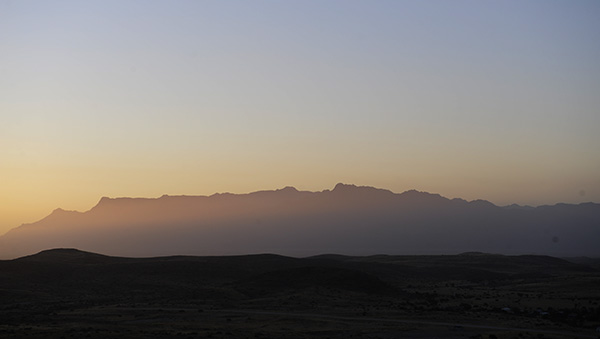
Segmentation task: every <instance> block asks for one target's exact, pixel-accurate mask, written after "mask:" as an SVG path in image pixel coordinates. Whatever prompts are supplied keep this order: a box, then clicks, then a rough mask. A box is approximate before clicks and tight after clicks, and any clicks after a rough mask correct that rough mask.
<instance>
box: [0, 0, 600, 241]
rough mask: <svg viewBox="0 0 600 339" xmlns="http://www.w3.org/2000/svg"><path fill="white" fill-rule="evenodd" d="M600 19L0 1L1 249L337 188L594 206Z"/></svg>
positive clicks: (583, 5)
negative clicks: (40, 233) (219, 196)
mask: <svg viewBox="0 0 600 339" xmlns="http://www.w3.org/2000/svg"><path fill="white" fill-rule="evenodd" d="M598 18H600V2H598V1H595V0H591V1H585V0H580V1H553V0H547V1H546V0H544V1H542V0H539V1H531V0H518V1H517V0H512V1H511V0H507V1H475V0H473V1H464V0H456V1H445V0H438V1H436V0H431V1H400V0H399V1H352V0H340V1H310V0H307V1H177V0H176V1H133V0H127V1H111V0H108V1H107V0H102V1H94V0H91V1H60V0H59V1H30V0H23V1H8V0H0V234H1V233H4V232H6V231H8V230H9V229H11V228H13V227H16V226H19V225H20V224H22V223H29V222H34V221H36V220H39V219H41V218H43V217H44V216H46V215H48V214H49V213H50V212H51V211H52V210H54V209H55V208H59V207H60V208H63V209H67V210H79V211H86V210H89V209H90V208H91V207H93V206H94V205H95V204H96V203H97V202H98V201H99V200H100V198H101V197H102V196H109V197H121V196H128V197H158V196H161V195H163V194H172V195H178V194H185V195H210V194H213V193H216V192H232V193H247V192H252V191H256V190H264V189H277V188H282V187H284V186H294V187H296V188H298V189H301V190H311V191H320V190H324V189H331V188H333V186H334V185H335V184H336V183H338V182H344V183H352V184H357V185H368V186H375V187H380V188H387V189H390V190H392V191H394V192H403V191H406V190H409V189H417V190H420V191H428V192H432V193H439V194H441V195H443V196H446V197H449V198H454V197H461V198H464V199H467V200H473V199H486V200H489V201H491V202H493V203H495V204H498V205H507V204H512V203H518V204H528V205H534V206H537V205H542V204H555V203H558V202H567V203H581V202H586V201H593V202H600V151H598V150H599V149H600V133H599V132H598V128H599V127H600V62H599V60H600V43H599V41H600V20H598Z"/></svg>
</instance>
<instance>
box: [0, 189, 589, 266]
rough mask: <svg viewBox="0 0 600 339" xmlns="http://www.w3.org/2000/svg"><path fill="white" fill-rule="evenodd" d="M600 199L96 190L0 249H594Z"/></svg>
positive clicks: (568, 252) (4, 240) (575, 252)
mask: <svg viewBox="0 0 600 339" xmlns="http://www.w3.org/2000/svg"><path fill="white" fill-rule="evenodd" d="M597 239H600V205H598V204H592V203H587V204H580V205H566V204H558V205H554V206H541V207H537V208H514V207H513V208H502V207H498V206H495V205H493V204H491V203H489V202H487V201H482V200H477V201H472V202H467V201H464V200H461V199H452V200H450V199H447V198H444V197H441V196H439V195H437V194H429V193H424V192H418V191H407V192H404V193H401V194H395V193H392V192H390V191H387V190H381V189H375V188H372V187H356V186H353V185H343V184H338V185H337V186H336V187H335V188H334V189H333V190H331V191H330V190H326V191H322V192H301V191H297V190H296V189H294V188H292V187H286V188H284V189H281V190H276V191H261V192H255V193H250V194H240V195H236V194H215V195H212V196H209V197H206V196H163V197H160V198H157V199H139V198H135V199H133V198H117V199H109V198H102V199H101V200H100V202H99V203H98V205H96V206H95V207H93V208H92V209H91V210H89V211H87V212H83V213H81V212H70V211H64V210H61V209H57V210H55V211H54V212H53V213H52V214H51V215H49V216H48V217H46V218H45V219H42V220H40V221H38V222H36V223H32V224H25V225H23V226H21V227H18V228H15V229H13V230H11V231H10V232H8V233H7V234H5V235H4V236H2V237H0V257H2V258H14V257H18V256H23V255H28V254H31V253H36V252H39V251H41V250H44V249H48V248H56V247H74V248H80V249H83V250H86V251H93V252H98V253H103V254H108V255H121V256H159V255H175V254H191V255H224V254H248V253H277V254H284V255H293V256H308V255H315V254H321V253H342V254H351V255H368V254H378V253H387V254H436V253H437V254H439V253H461V252H467V251H481V252H495V253H505V254H524V253H537V254H549V255H556V256H598V255H600V247H598V246H597Z"/></svg>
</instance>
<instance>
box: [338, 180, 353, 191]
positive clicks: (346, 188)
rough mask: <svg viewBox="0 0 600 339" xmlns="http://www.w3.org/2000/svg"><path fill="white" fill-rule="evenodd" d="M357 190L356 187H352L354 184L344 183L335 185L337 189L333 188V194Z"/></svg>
mask: <svg viewBox="0 0 600 339" xmlns="http://www.w3.org/2000/svg"><path fill="white" fill-rule="evenodd" d="M355 188H357V186H356V185H352V184H344V183H341V182H339V183H337V184H336V185H335V187H334V188H333V192H344V191H346V192H347V191H350V190H352V189H355Z"/></svg>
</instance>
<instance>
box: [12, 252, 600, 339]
mask: <svg viewBox="0 0 600 339" xmlns="http://www.w3.org/2000/svg"><path fill="white" fill-rule="evenodd" d="M574 261H575V262H574ZM598 267H599V266H598V261H595V260H592V259H578V260H571V261H566V260H562V259H557V258H552V257H545V256H501V255H489V254H480V253H470V254H463V255H456V256H371V257H347V256H337V255H324V256H318V257H312V258H303V259H297V258H289V257H283V256H277V255H251V256H234V257H181V256H179V257H165V258H147V259H133V258H116V257H107V256H102V255H98V254H92V253H86V252H81V251H77V250H68V249H61V250H50V251H45V252H42V253H39V254H37V255H34V256H30V257H24V258H20V259H16V260H10V261H0V338H21V337H27V338H107V337H114V338H386V339H387V338H596V337H598V335H599V334H600V332H597V331H596V328H597V327H599V326H600V270H598Z"/></svg>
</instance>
